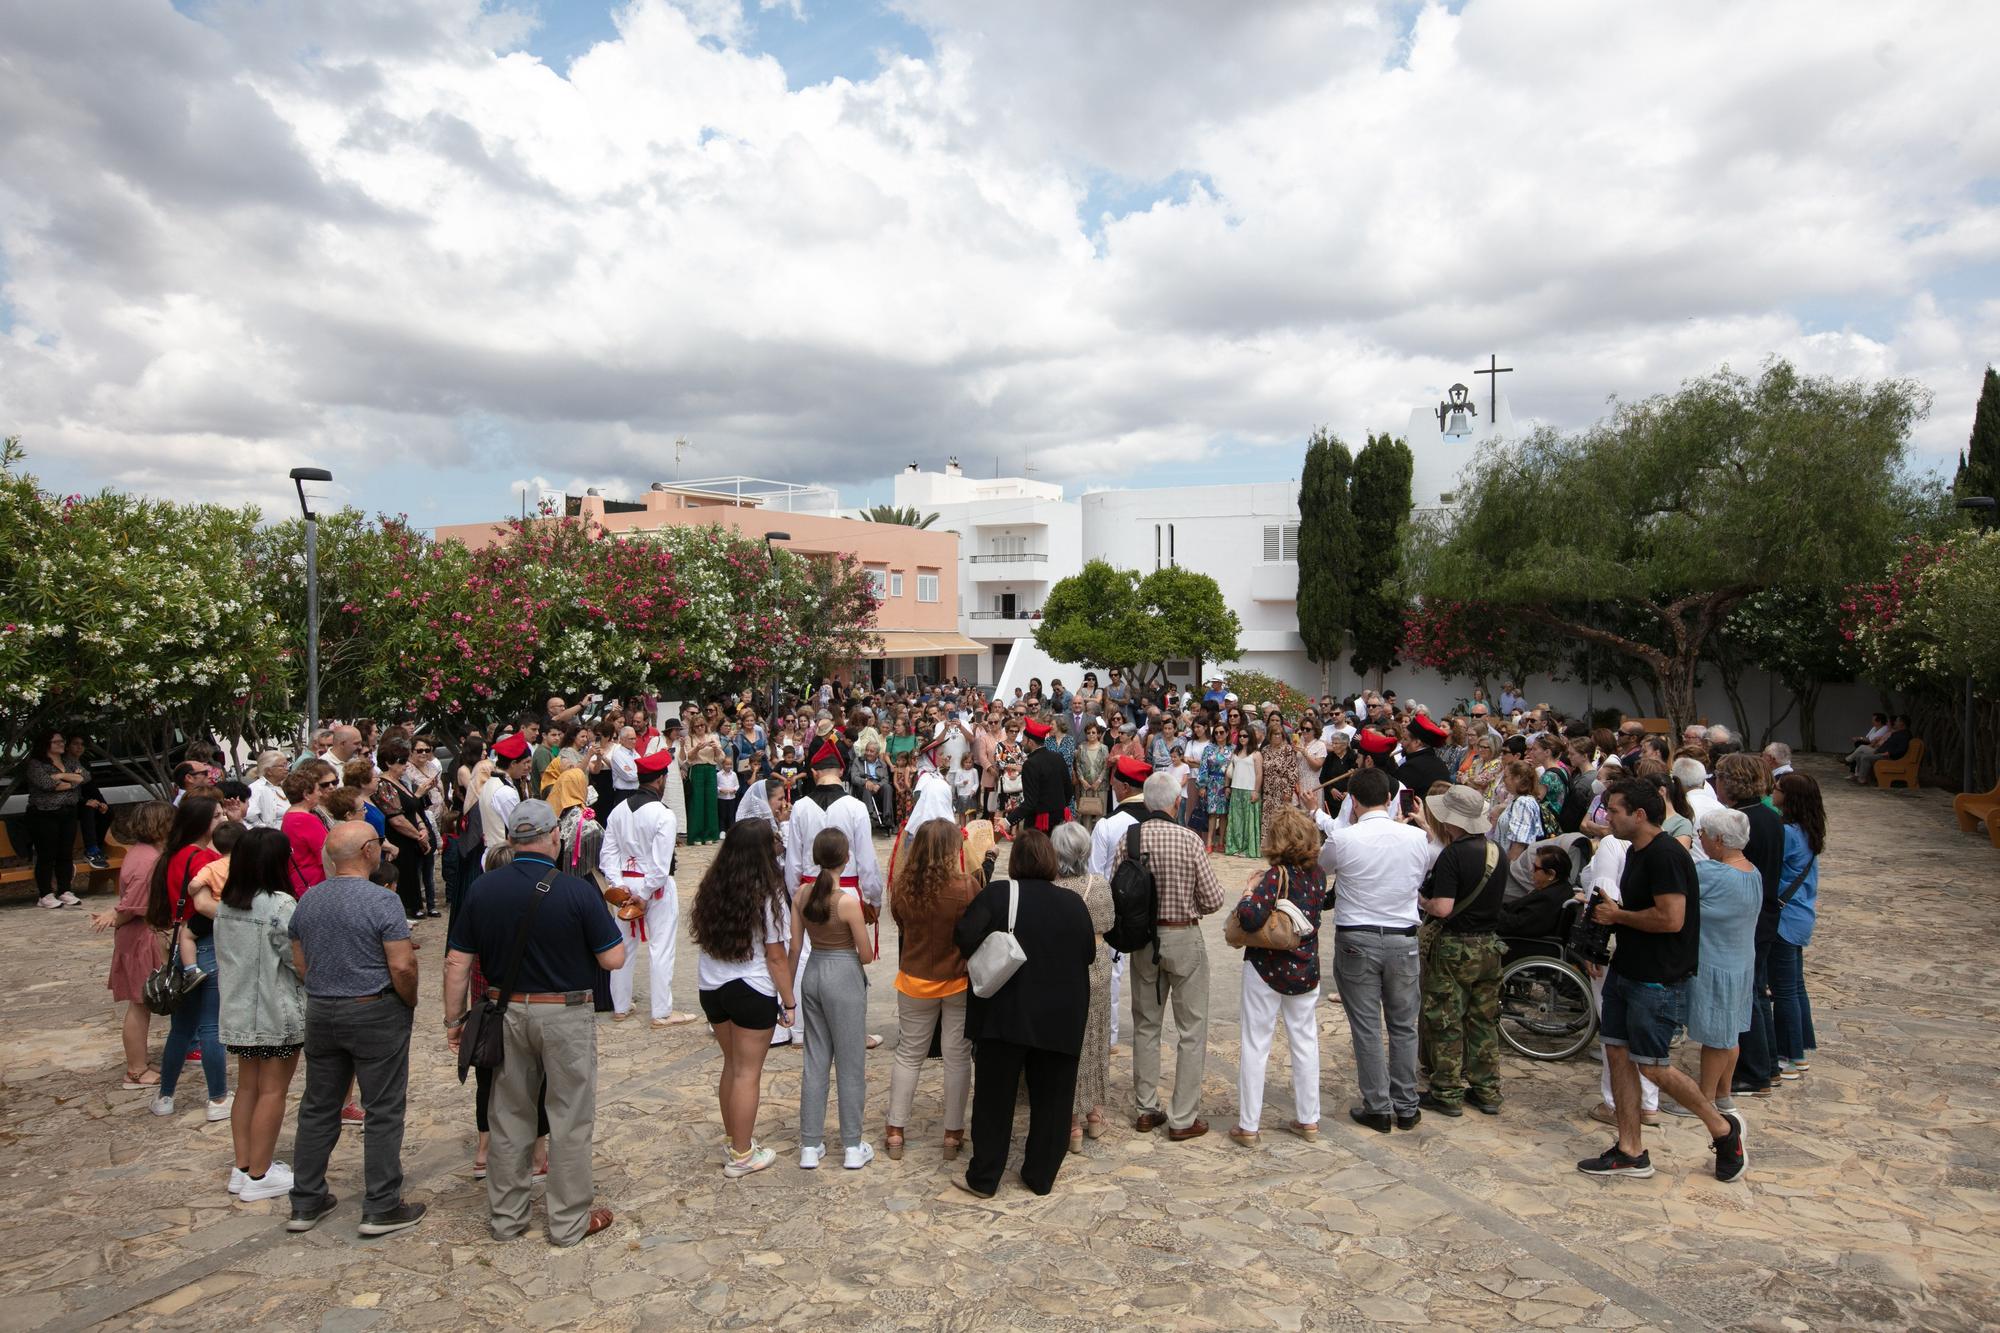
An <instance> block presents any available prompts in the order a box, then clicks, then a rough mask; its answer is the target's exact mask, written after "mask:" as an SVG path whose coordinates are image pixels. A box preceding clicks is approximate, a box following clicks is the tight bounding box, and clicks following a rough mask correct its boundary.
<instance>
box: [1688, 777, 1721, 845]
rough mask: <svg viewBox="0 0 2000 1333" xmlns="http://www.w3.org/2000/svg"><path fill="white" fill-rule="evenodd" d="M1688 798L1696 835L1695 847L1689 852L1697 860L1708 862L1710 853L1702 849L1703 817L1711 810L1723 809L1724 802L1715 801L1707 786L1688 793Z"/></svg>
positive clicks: (1713, 794)
mask: <svg viewBox="0 0 2000 1333" xmlns="http://www.w3.org/2000/svg"><path fill="white" fill-rule="evenodd" d="M1687 798H1688V809H1690V810H1692V811H1694V834H1695V837H1694V846H1692V847H1690V848H1688V852H1689V854H1690V855H1692V856H1693V857H1694V859H1695V860H1697V861H1706V860H1707V859H1708V853H1707V852H1705V851H1703V850H1702V849H1701V821H1702V817H1703V816H1705V815H1706V814H1707V813H1708V812H1709V811H1711V810H1720V809H1722V808H1723V805H1722V802H1720V801H1718V800H1716V799H1715V793H1714V792H1712V791H1710V790H1709V789H1708V788H1707V787H1706V786H1701V787H1696V788H1694V789H1693V790H1692V791H1690V792H1688V794H1687Z"/></svg>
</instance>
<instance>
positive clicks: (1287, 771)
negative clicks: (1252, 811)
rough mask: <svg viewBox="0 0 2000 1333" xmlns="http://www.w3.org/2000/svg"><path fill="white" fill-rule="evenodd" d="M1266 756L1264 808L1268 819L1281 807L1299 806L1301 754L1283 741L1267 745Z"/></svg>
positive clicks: (1261, 752)
mask: <svg viewBox="0 0 2000 1333" xmlns="http://www.w3.org/2000/svg"><path fill="white" fill-rule="evenodd" d="M1258 753H1260V754H1261V755H1263V756H1264V790H1263V797H1264V806H1265V815H1266V816H1267V817H1268V816H1269V814H1270V812H1271V810H1273V809H1275V808H1277V807H1279V806H1285V805H1290V806H1296V805H1298V804H1299V752H1298V751H1297V750H1294V749H1293V748H1292V747H1291V746H1290V745H1289V744H1287V743H1285V742H1283V741H1281V742H1279V743H1278V744H1276V745H1267V746H1265V747H1264V748H1263V749H1262V750H1260V751H1259V752H1258Z"/></svg>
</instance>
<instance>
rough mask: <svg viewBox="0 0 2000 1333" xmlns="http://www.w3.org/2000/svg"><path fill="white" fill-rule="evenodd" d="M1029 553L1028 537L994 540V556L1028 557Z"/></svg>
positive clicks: (997, 538)
mask: <svg viewBox="0 0 2000 1333" xmlns="http://www.w3.org/2000/svg"><path fill="white" fill-rule="evenodd" d="M1027 553H1028V539H1027V538H1026V537H995V538H994V539H993V554H995V555H1026V554H1027Z"/></svg>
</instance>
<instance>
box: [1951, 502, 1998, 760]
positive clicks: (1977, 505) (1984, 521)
mask: <svg viewBox="0 0 2000 1333" xmlns="http://www.w3.org/2000/svg"><path fill="white" fill-rule="evenodd" d="M1995 505H1996V501H1995V500H1994V498H1993V497H1992V496H1990V495H1968V496H1966V497H1965V498H1964V499H1963V500H1960V501H1959V502H1958V507H1959V508H1960V509H1970V510H1971V511H1972V512H1973V513H1974V514H1976V515H1978V516H1979V529H1980V531H1982V532H1984V531H1985V530H1986V527H1987V525H1988V524H1990V523H1992V522H1993V510H1994V508H1995ZM1973 726H1974V719H1973V707H1972V673H1971V672H1969V671H1968V672H1966V674H1965V763H1964V765H1963V774H1962V778H1961V781H1960V783H1959V788H1958V789H1959V790H1960V791H1962V792H1970V791H1971V790H1972V751H1973V746H1974V742H1975V741H1976V739H1977V735H1978V733H1977V732H1975V731H1974V730H1973Z"/></svg>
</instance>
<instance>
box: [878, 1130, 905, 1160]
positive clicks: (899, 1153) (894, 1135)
mask: <svg viewBox="0 0 2000 1333" xmlns="http://www.w3.org/2000/svg"><path fill="white" fill-rule="evenodd" d="M882 1151H883V1152H885V1153H887V1154H888V1155H889V1160H890V1161H892V1162H900V1161H902V1160H903V1131H902V1129H901V1128H900V1127H899V1126H896V1125H890V1126H889V1127H888V1128H887V1129H885V1130H883V1132H882Z"/></svg>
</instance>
